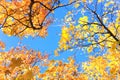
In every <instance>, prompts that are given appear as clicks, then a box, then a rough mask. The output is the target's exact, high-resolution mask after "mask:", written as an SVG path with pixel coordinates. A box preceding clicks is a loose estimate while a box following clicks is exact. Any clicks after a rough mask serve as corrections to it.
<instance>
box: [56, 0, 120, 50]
mask: <svg viewBox="0 0 120 80" xmlns="http://www.w3.org/2000/svg"><path fill="white" fill-rule="evenodd" d="M119 4H120V3H119V2H118V0H110V1H106V0H104V1H103V0H95V1H94V0H89V1H88V2H87V1H86V0H84V2H81V1H80V2H77V3H76V4H75V7H76V5H77V7H76V8H77V10H75V11H69V12H68V14H67V15H66V16H65V19H66V20H65V22H66V23H67V25H65V26H63V28H62V33H61V39H60V41H59V48H58V49H60V50H67V49H74V48H83V47H87V48H86V49H87V51H88V52H91V51H93V49H94V47H95V48H96V47H98V48H99V47H101V49H102V48H103V47H104V48H105V47H106V48H110V47H111V46H112V44H116V48H118V47H117V46H119V44H120V33H119V30H120V15H119V14H120V7H119ZM75 13H76V14H75ZM74 14H75V15H74ZM76 16H80V17H79V19H78V21H76V20H77V18H78V17H76ZM73 22H74V23H73ZM67 26H69V27H67ZM104 48H103V49H104ZM60 50H59V51H60Z"/></svg>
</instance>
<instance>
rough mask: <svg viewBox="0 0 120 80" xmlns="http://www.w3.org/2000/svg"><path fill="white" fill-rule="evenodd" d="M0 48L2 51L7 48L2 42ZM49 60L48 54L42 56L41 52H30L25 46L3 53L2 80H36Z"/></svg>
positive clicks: (1, 57) (0, 61)
mask: <svg viewBox="0 0 120 80" xmlns="http://www.w3.org/2000/svg"><path fill="white" fill-rule="evenodd" d="M0 47H1V48H0V49H3V48H5V44H4V43H3V42H1V41H0ZM47 60H48V55H47V54H45V55H42V54H41V52H37V51H34V50H32V49H30V50H28V49H27V48H26V47H25V46H18V47H16V48H12V49H10V50H9V51H5V52H3V51H1V52H0V80H36V79H37V76H38V74H40V67H41V66H43V65H44V64H45V63H46V61H47ZM43 63H44V64H43ZM36 64H37V65H39V66H37V65H36Z"/></svg>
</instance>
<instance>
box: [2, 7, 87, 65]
mask: <svg viewBox="0 0 120 80" xmlns="http://www.w3.org/2000/svg"><path fill="white" fill-rule="evenodd" d="M69 9H70V8H69V7H64V8H59V9H56V10H55V12H54V15H53V16H54V20H55V22H53V23H52V24H51V25H50V26H49V28H48V36H46V38H41V37H35V38H33V37H30V36H29V37H28V38H23V39H20V38H19V37H17V36H7V35H5V34H4V33H3V32H2V31H1V30H0V40H2V41H3V42H4V43H5V44H6V51H8V50H9V49H10V48H12V47H16V46H18V43H21V45H25V46H26V47H27V48H28V49H31V48H32V49H34V50H36V51H40V52H42V53H47V54H50V59H54V60H63V61H64V62H67V58H68V57H69V56H73V55H74V54H75V56H74V58H75V59H76V62H77V63H79V62H83V61H86V60H87V59H88V55H87V54H85V52H82V51H81V50H79V51H78V50H74V51H65V52H61V53H60V55H59V56H57V57H56V56H54V50H55V49H56V48H57V47H58V42H59V39H60V33H61V28H62V26H63V23H64V22H63V21H62V19H63V18H64V16H65V15H66V14H67V11H68V10H69ZM78 56H79V57H78Z"/></svg>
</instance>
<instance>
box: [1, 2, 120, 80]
mask: <svg viewBox="0 0 120 80" xmlns="http://www.w3.org/2000/svg"><path fill="white" fill-rule="evenodd" d="M73 3H74V4H73ZM69 5H72V7H74V8H71V9H73V10H70V11H68V13H67V14H66V16H65V25H63V27H62V30H61V35H60V41H59V43H58V48H57V49H56V50H55V51H54V54H55V56H59V52H61V51H66V50H70V49H71V51H74V49H77V50H79V49H82V50H83V51H85V52H87V53H94V54H92V55H91V54H88V56H89V60H88V61H86V62H82V64H77V63H76V61H75V59H74V58H71V57H69V58H68V62H63V61H62V60H50V59H48V58H49V56H48V54H46V55H42V54H41V52H39V51H34V50H33V49H27V48H26V47H25V46H18V47H15V48H11V49H10V50H9V51H5V44H4V43H3V42H2V41H0V80H37V79H40V80H58V79H60V80H118V79H119V78H120V7H119V5H120V2H119V0H68V2H67V4H65V3H63V2H62V0H8V1H6V0H1V1H0V29H1V30H2V31H3V33H4V34H7V35H9V36H14V35H15V36H18V37H20V38H22V37H25V36H33V37H35V36H40V37H42V38H44V37H45V36H47V29H48V26H49V25H50V24H51V23H52V22H54V20H53V16H52V15H53V14H54V11H55V10H56V9H57V8H60V7H65V6H69ZM96 48H97V51H95V49H96ZM103 50H106V52H102V51H103ZM98 51H100V52H98ZM96 52H97V53H100V55H99V54H96ZM74 55H75V54H74ZM78 57H79V56H78ZM76 64H77V65H76ZM44 66H47V70H46V71H45V72H44V73H41V72H40V70H41V69H42V67H44ZM80 66H82V67H80ZM78 68H82V70H79V69H78Z"/></svg>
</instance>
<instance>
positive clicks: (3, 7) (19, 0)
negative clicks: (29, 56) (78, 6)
mask: <svg viewBox="0 0 120 80" xmlns="http://www.w3.org/2000/svg"><path fill="white" fill-rule="evenodd" d="M74 2H75V1H71V2H69V3H68V4H62V3H61V2H60V1H59V0H45V1H44V0H10V1H6V0H1V1H0V25H1V27H0V28H1V29H2V31H3V32H4V33H5V34H7V35H9V36H13V35H17V36H19V37H23V36H29V35H31V36H41V37H45V36H46V35H47V28H48V26H49V25H50V23H52V22H53V17H52V14H53V13H54V10H55V9H57V8H59V7H64V6H68V5H70V4H72V3H74Z"/></svg>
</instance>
